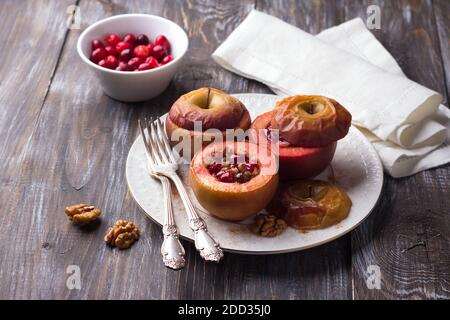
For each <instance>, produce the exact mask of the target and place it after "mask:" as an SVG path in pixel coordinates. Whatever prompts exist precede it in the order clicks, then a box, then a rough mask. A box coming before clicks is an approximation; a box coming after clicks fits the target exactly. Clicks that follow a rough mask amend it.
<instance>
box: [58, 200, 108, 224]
mask: <svg viewBox="0 0 450 320" xmlns="http://www.w3.org/2000/svg"><path fill="white" fill-rule="evenodd" d="M64 212H65V213H66V215H67V216H68V217H69V219H70V220H72V221H73V222H76V223H80V224H86V223H89V222H91V221H94V220H95V219H97V217H99V216H100V215H101V214H102V211H101V210H100V209H97V208H95V207H94V206H90V205H87V204H84V203H80V204H75V205H71V206H69V207H66V209H65V210H64Z"/></svg>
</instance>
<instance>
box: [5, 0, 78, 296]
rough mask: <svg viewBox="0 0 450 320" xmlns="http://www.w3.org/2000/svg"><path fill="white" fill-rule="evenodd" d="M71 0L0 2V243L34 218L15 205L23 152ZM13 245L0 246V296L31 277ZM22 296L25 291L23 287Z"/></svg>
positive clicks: (24, 169)
mask: <svg viewBox="0 0 450 320" xmlns="http://www.w3.org/2000/svg"><path fill="white" fill-rule="evenodd" d="M73 3H75V0H66V1H20V2H18V1H11V0H5V1H2V2H1V3H0V7H1V9H0V42H1V43H2V45H1V46H0V57H1V60H2V63H1V64H0V74H1V77H0V108H1V117H0V181H1V183H0V212H1V226H0V230H1V236H0V238H1V241H2V242H3V243H9V241H10V239H12V238H13V236H12V233H14V238H15V237H20V238H21V239H22V240H21V241H20V245H22V246H27V245H28V244H29V243H28V240H27V233H26V230H24V229H23V228H22V227H23V226H29V225H30V224H32V223H37V221H36V220H33V212H32V211H28V212H24V211H16V205H17V204H18V203H20V202H22V201H23V199H21V198H20V195H19V192H18V191H19V190H21V189H28V190H29V188H30V187H29V186H28V185H26V184H25V183H24V182H25V180H26V176H27V175H28V174H29V173H30V168H29V166H28V163H27V161H26V158H25V153H26V152H27V150H29V148H30V145H29V139H30V136H31V135H32V133H33V132H34V130H35V126H36V123H37V120H38V118H39V115H40V112H41V109H42V105H43V103H44V101H45V98H46V95H47V93H48V87H49V84H50V82H51V77H52V76H53V73H54V70H55V68H56V65H57V62H58V59H59V56H60V53H61V49H62V46H63V43H64V39H65V36H66V33H67V28H66V20H67V18H68V15H67V13H66V11H67V8H68V6H69V5H71V4H73ZM36 205H37V206H38V205H39V202H37V203H36ZM30 240H31V239H30ZM17 245H18V246H19V244H17ZM16 248H17V247H16V246H15V245H8V246H6V245H5V246H1V248H0V257H1V259H0V283H1V287H2V288H11V289H10V290H11V291H9V290H8V291H6V290H2V292H1V293H0V297H3V298H6V297H12V295H10V294H11V293H12V291H14V290H24V291H26V290H28V289H29V287H30V286H31V284H30V283H29V284H28V286H24V283H23V281H22V280H24V279H28V281H29V280H30V279H31V278H32V277H33V275H32V273H31V270H30V269H28V268H27V267H26V265H27V263H29V262H30V261H33V260H34V257H33V255H32V254H24V255H22V256H21V261H20V263H17V262H18V260H17V258H14V257H15V256H16V255H18V252H16V251H15V249H16ZM12 279H14V281H12ZM23 297H25V298H26V297H29V295H28V293H25V294H24V295H23Z"/></svg>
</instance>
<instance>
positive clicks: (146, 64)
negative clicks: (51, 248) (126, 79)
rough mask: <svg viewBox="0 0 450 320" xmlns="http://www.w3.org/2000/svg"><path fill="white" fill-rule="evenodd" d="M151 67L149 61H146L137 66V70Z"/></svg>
mask: <svg viewBox="0 0 450 320" xmlns="http://www.w3.org/2000/svg"><path fill="white" fill-rule="evenodd" d="M151 68H152V67H151V66H150V64H149V63H146V62H144V63H141V64H140V65H139V67H138V68H137V71H144V70H150V69H151Z"/></svg>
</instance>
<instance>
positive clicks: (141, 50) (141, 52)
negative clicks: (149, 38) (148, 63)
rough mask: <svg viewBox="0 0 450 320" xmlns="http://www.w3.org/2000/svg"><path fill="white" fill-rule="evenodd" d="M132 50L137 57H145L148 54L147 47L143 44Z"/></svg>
mask: <svg viewBox="0 0 450 320" xmlns="http://www.w3.org/2000/svg"><path fill="white" fill-rule="evenodd" d="M133 52H134V55H135V56H136V57H139V58H141V59H145V58H147V57H148V56H149V54H150V51H149V50H148V47H147V46H145V45H139V46H137V47H135V48H134V50H133Z"/></svg>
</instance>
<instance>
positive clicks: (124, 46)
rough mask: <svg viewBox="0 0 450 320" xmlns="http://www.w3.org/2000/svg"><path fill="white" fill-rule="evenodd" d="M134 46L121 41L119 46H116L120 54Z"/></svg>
mask: <svg viewBox="0 0 450 320" xmlns="http://www.w3.org/2000/svg"><path fill="white" fill-rule="evenodd" d="M131 48H133V46H132V45H131V44H130V43H129V42H125V41H120V42H119V43H118V44H116V50H117V52H118V53H119V54H120V53H121V52H122V51H123V50H125V49H131Z"/></svg>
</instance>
